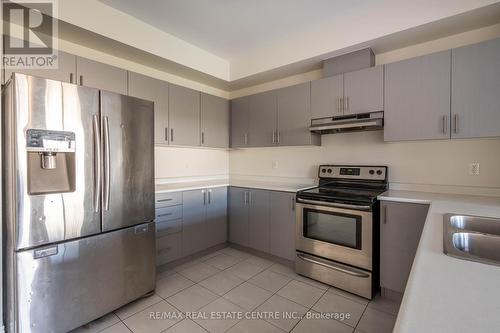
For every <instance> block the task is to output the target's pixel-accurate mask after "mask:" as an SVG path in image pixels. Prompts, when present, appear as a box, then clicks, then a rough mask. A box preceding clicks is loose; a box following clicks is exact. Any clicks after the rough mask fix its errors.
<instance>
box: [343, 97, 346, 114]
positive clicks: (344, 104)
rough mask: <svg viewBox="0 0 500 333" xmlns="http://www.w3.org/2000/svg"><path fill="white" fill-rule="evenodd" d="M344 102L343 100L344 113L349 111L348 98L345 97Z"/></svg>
mask: <svg viewBox="0 0 500 333" xmlns="http://www.w3.org/2000/svg"><path fill="white" fill-rule="evenodd" d="M342 100H343V103H342V104H343V105H342V108H343V109H342V111H344V112H345V111H347V97H344V98H343V99H342Z"/></svg>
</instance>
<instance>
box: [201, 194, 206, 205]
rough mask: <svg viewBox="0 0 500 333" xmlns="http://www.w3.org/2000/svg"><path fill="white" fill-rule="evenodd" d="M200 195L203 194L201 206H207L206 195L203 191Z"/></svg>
mask: <svg viewBox="0 0 500 333" xmlns="http://www.w3.org/2000/svg"><path fill="white" fill-rule="evenodd" d="M201 193H203V205H206V204H207V193H206V192H205V190H202V191H201Z"/></svg>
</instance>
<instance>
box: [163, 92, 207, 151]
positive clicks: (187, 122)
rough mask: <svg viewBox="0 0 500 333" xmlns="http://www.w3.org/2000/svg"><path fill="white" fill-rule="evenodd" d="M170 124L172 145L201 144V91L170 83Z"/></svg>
mask: <svg viewBox="0 0 500 333" xmlns="http://www.w3.org/2000/svg"><path fill="white" fill-rule="evenodd" d="M168 104H169V125H170V138H169V142H170V144H171V145H182V146H199V145H200V142H201V141H200V140H201V135H200V134H201V131H200V92H199V91H196V90H193V89H189V88H185V87H181V86H178V85H175V84H170V85H169V91H168Z"/></svg>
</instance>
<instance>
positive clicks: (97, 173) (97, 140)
mask: <svg viewBox="0 0 500 333" xmlns="http://www.w3.org/2000/svg"><path fill="white" fill-rule="evenodd" d="M92 123H93V125H94V149H95V153H94V155H95V158H94V177H95V179H94V186H95V188H94V211H95V212H96V213H98V212H99V207H100V199H101V195H100V194H101V180H102V170H101V169H102V161H101V133H100V126H99V116H98V115H96V114H95V115H94V116H93V119H92Z"/></svg>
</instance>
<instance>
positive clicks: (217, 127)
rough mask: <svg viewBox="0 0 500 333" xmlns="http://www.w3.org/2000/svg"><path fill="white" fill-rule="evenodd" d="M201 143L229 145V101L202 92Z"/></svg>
mask: <svg viewBox="0 0 500 333" xmlns="http://www.w3.org/2000/svg"><path fill="white" fill-rule="evenodd" d="M201 145H202V146H204V147H205V146H206V147H215V148H228V147H229V101H228V100H227V99H224V98H221V97H217V96H213V95H209V94H205V93H201Z"/></svg>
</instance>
